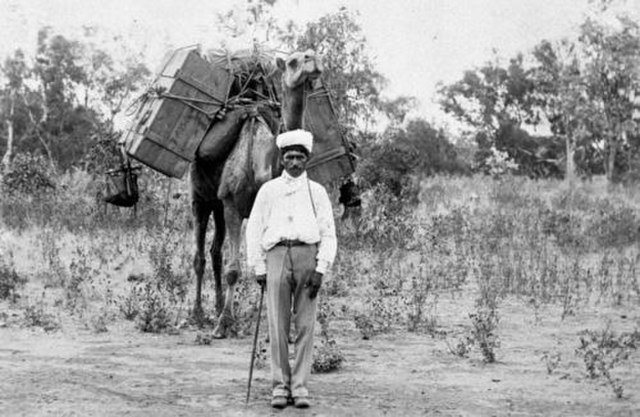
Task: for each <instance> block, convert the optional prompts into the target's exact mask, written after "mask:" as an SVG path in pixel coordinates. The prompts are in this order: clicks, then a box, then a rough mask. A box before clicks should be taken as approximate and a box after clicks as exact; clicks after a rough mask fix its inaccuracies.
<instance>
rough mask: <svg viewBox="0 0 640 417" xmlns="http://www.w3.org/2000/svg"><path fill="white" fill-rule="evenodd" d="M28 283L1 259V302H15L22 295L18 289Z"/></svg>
mask: <svg viewBox="0 0 640 417" xmlns="http://www.w3.org/2000/svg"><path fill="white" fill-rule="evenodd" d="M26 283H27V279H26V278H24V277H21V276H20V275H18V273H17V272H16V270H15V268H14V266H13V265H12V264H11V263H9V262H6V261H5V260H4V259H3V258H0V300H6V299H10V300H11V301H12V302H15V301H16V300H17V299H18V298H19V297H20V295H19V294H18V289H20V288H21V287H23V286H24V284H26Z"/></svg>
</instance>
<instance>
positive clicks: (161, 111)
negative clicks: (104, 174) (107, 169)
mask: <svg viewBox="0 0 640 417" xmlns="http://www.w3.org/2000/svg"><path fill="white" fill-rule="evenodd" d="M232 82H233V76H232V75H231V74H230V73H229V72H228V71H227V70H225V69H224V68H221V67H214V66H213V65H212V64H211V63H210V62H208V61H206V60H205V59H204V58H203V57H202V56H201V55H200V53H199V51H198V50H196V49H193V48H191V49H178V50H176V51H175V52H173V53H172V54H171V55H170V56H169V57H168V59H166V60H165V62H164V64H163V66H162V67H161V70H160V71H159V73H158V76H157V78H156V80H155V81H154V82H153V84H152V86H151V88H149V90H148V93H147V94H146V95H145V96H144V98H143V99H142V100H141V103H140V105H139V107H138V109H137V112H136V113H135V115H134V116H133V118H132V120H131V122H130V124H129V126H128V129H127V130H126V131H125V133H124V136H123V142H124V145H125V150H126V152H127V154H128V155H130V156H131V157H133V158H134V159H136V160H138V161H140V162H142V163H144V164H145V165H148V166H149V167H151V168H153V169H155V170H157V171H160V172H162V173H163V174H165V175H168V176H171V177H176V178H182V176H183V175H184V173H185V172H186V171H187V169H188V166H189V163H190V162H191V161H192V160H193V159H194V157H195V153H196V150H197V148H198V145H199V144H200V142H201V141H202V139H203V138H204V135H205V133H206V132H207V129H208V128H209V126H210V125H211V123H212V121H213V120H214V118H215V116H216V113H217V112H218V111H219V110H220V109H221V108H222V107H223V106H224V103H225V102H226V100H227V98H228V95H229V89H230V87H231V83H232Z"/></svg>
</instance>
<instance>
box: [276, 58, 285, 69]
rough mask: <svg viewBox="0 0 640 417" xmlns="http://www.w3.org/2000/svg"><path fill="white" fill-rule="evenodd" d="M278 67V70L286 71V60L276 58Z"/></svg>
mask: <svg viewBox="0 0 640 417" xmlns="http://www.w3.org/2000/svg"><path fill="white" fill-rule="evenodd" d="M276 65H277V66H278V69H280V70H281V71H284V70H285V67H286V65H287V64H286V63H285V62H284V59H282V58H280V57H278V58H276Z"/></svg>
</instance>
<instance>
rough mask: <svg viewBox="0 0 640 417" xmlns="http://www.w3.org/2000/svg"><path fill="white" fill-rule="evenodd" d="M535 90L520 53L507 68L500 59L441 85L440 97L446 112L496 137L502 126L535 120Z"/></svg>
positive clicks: (473, 127)
mask: <svg viewBox="0 0 640 417" xmlns="http://www.w3.org/2000/svg"><path fill="white" fill-rule="evenodd" d="M533 88H534V83H533V80H531V78H530V74H529V71H528V70H526V69H525V68H524V56H523V55H522V54H518V55H517V56H516V57H515V58H513V59H511V60H510V62H509V66H508V67H506V68H504V67H502V66H501V65H500V64H499V62H498V60H497V59H496V60H494V61H493V62H488V63H486V64H485V65H484V66H482V67H480V68H478V69H475V70H468V71H465V73H464V75H463V77H462V79H461V80H459V81H457V82H455V83H453V84H451V85H445V86H440V88H439V89H438V94H439V95H440V105H441V106H442V109H443V110H444V111H445V112H446V113H449V114H452V115H453V116H454V117H455V118H457V119H458V120H460V121H461V122H462V123H464V124H466V125H467V126H469V127H471V128H472V129H473V130H475V131H476V132H477V131H481V132H484V133H486V134H487V135H489V136H493V135H494V134H495V132H496V131H497V130H498V129H499V128H500V126H503V125H507V124H509V125H518V126H519V125H521V124H522V123H532V122H533V121H534V119H533V117H534V116H535V114H533V113H532V112H531V105H532V102H531V101H530V95H529V93H530V92H531V90H532V89H533Z"/></svg>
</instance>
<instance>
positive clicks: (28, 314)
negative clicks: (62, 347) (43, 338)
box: [24, 295, 61, 332]
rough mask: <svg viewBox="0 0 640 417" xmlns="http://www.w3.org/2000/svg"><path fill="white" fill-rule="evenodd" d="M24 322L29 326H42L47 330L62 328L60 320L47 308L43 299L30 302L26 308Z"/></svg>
mask: <svg viewBox="0 0 640 417" xmlns="http://www.w3.org/2000/svg"><path fill="white" fill-rule="evenodd" d="M24 324H25V326H28V327H41V328H42V329H44V330H45V331H47V332H50V331H55V330H58V329H60V327H61V326H60V321H59V320H58V319H57V318H56V317H55V316H54V315H53V314H51V313H49V312H48V311H46V310H45V305H44V295H43V299H42V300H41V301H40V302H39V303H37V304H29V305H27V307H26V308H25V310H24Z"/></svg>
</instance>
